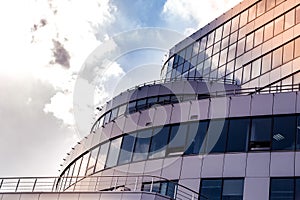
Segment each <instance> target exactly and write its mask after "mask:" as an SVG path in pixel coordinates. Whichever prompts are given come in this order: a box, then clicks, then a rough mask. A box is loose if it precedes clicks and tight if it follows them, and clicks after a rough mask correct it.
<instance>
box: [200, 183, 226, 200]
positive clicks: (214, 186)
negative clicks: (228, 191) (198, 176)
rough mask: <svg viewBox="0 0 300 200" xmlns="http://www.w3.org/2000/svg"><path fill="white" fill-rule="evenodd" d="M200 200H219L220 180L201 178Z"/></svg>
mask: <svg viewBox="0 0 300 200" xmlns="http://www.w3.org/2000/svg"><path fill="white" fill-rule="evenodd" d="M200 192H201V193H200V200H206V199H209V200H220V199H221V193H222V180H220V179H215V180H213V179H212V180H202V181H201V190H200Z"/></svg>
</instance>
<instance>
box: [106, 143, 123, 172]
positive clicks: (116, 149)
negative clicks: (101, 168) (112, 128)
mask: <svg viewBox="0 0 300 200" xmlns="http://www.w3.org/2000/svg"><path fill="white" fill-rule="evenodd" d="M121 143H122V138H121V137H120V138H118V139H115V140H112V141H111V143H110V147H109V153H108V157H107V161H106V165H105V166H106V167H113V166H116V165H117V162H118V158H119V153H120V147H121Z"/></svg>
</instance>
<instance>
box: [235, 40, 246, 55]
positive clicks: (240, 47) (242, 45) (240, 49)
mask: <svg viewBox="0 0 300 200" xmlns="http://www.w3.org/2000/svg"><path fill="white" fill-rule="evenodd" d="M244 51H245V38H243V39H242V40H240V41H238V46H237V52H236V56H240V55H242V54H243V53H244Z"/></svg>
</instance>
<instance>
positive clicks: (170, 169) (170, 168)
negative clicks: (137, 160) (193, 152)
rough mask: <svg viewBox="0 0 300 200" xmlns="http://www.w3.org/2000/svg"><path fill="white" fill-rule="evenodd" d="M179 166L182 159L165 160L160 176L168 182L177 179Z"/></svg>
mask: <svg viewBox="0 0 300 200" xmlns="http://www.w3.org/2000/svg"><path fill="white" fill-rule="evenodd" d="M181 164H182V157H174V158H165V159H164V162H163V168H162V172H161V176H162V177H164V178H166V179H169V180H176V179H179V177H180V171H181Z"/></svg>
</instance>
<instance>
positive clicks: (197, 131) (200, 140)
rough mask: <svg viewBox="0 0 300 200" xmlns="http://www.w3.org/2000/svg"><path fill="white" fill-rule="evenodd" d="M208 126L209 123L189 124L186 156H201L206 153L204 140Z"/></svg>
mask: <svg viewBox="0 0 300 200" xmlns="http://www.w3.org/2000/svg"><path fill="white" fill-rule="evenodd" d="M207 124H208V122H207V121H202V122H192V123H190V124H189V129H188V136H187V142H186V151H185V154H199V153H203V152H204V147H205V145H204V138H205V135H206V130H207Z"/></svg>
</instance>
